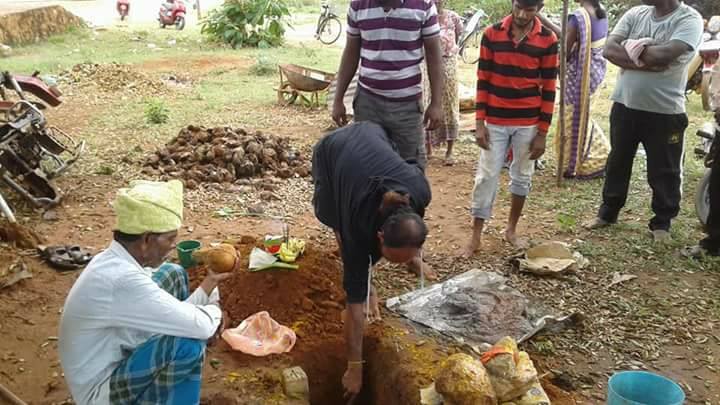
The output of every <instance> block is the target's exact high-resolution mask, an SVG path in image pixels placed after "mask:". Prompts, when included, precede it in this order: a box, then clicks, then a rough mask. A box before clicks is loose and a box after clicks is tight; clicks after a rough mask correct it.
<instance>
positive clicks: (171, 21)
mask: <svg viewBox="0 0 720 405" xmlns="http://www.w3.org/2000/svg"><path fill="white" fill-rule="evenodd" d="M185 11H186V9H185V3H183V1H182V0H168V1H167V2H165V3H162V4H161V5H160V12H159V13H158V21H159V22H160V28H165V27H166V26H168V25H174V26H175V28H177V29H178V31H180V30H182V29H183V28H185Z"/></svg>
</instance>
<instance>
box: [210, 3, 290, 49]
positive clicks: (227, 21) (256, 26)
mask: <svg viewBox="0 0 720 405" xmlns="http://www.w3.org/2000/svg"><path fill="white" fill-rule="evenodd" d="M289 16H290V10H289V9H288V6H287V4H286V0H225V3H223V5H222V6H221V7H219V8H216V9H214V10H213V11H211V12H210V13H209V14H208V16H207V17H206V18H205V19H204V20H203V21H202V33H203V34H206V35H208V36H210V37H213V38H215V39H216V40H219V41H222V42H225V43H227V44H230V45H231V46H232V47H233V48H237V47H258V48H270V47H275V46H279V45H281V44H282V42H283V37H284V35H285V27H287V26H289V23H288V21H287V17H289Z"/></svg>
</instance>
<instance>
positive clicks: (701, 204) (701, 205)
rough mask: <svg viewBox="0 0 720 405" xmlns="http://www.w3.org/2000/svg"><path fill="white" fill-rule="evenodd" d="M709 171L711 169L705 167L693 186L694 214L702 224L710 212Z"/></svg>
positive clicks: (705, 221)
mask: <svg viewBox="0 0 720 405" xmlns="http://www.w3.org/2000/svg"><path fill="white" fill-rule="evenodd" d="M710 173H712V169H707V170H706V171H705V174H704V175H703V177H702V179H700V182H699V183H698V185H697V188H695V214H696V215H697V217H698V219H699V220H700V223H701V224H703V225H705V224H706V223H707V217H708V214H709V213H710Z"/></svg>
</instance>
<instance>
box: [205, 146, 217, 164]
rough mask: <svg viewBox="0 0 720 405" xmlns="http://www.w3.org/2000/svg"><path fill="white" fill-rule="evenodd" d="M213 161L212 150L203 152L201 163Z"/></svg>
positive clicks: (213, 153) (213, 154)
mask: <svg viewBox="0 0 720 405" xmlns="http://www.w3.org/2000/svg"><path fill="white" fill-rule="evenodd" d="M213 160H215V151H214V150H212V149H208V151H207V152H205V156H204V157H203V160H202V161H203V162H212V161H213Z"/></svg>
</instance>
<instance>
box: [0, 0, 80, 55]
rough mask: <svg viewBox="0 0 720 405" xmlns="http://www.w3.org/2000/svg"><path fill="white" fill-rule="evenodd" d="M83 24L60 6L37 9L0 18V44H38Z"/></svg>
mask: <svg viewBox="0 0 720 405" xmlns="http://www.w3.org/2000/svg"><path fill="white" fill-rule="evenodd" d="M3 3H4V2H3ZM84 25H85V23H84V22H83V20H82V19H80V18H79V17H77V16H76V15H74V14H72V13H70V12H69V11H67V10H65V9H64V8H63V7H61V6H49V7H38V8H33V9H30V10H26V11H20V12H17V13H10V14H7V15H3V16H0V43H5V44H9V45H20V44H27V43H31V42H38V41H40V40H43V39H45V38H47V37H49V36H51V35H54V34H62V33H64V32H66V31H67V30H68V29H69V28H70V27H82V26H84Z"/></svg>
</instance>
